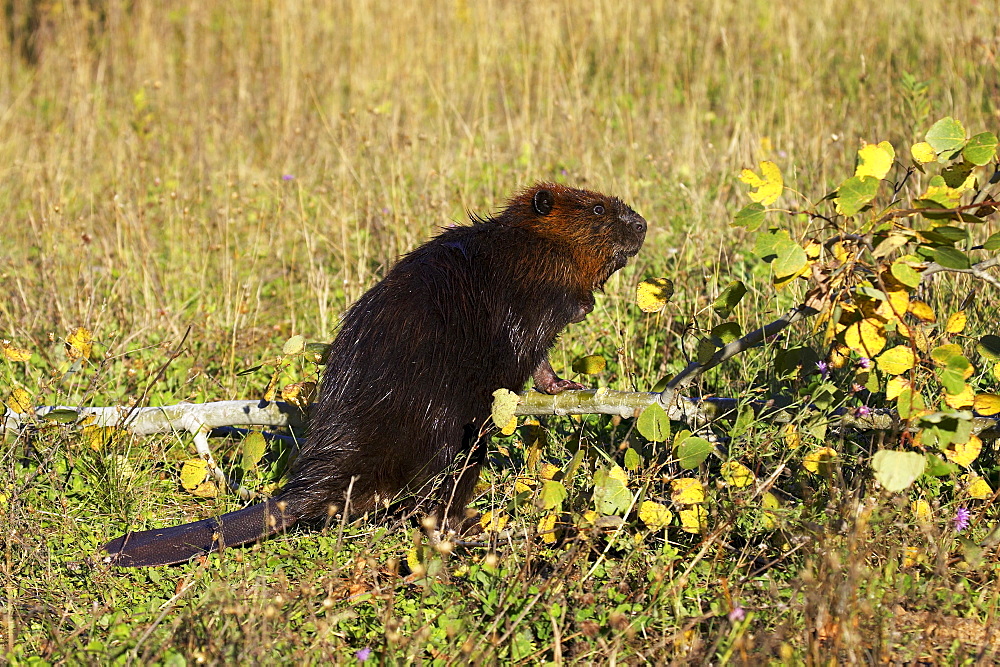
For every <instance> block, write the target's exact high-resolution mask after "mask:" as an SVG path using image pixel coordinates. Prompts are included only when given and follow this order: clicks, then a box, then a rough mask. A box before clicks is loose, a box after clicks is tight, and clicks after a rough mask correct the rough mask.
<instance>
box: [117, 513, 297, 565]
mask: <svg viewBox="0 0 1000 667" xmlns="http://www.w3.org/2000/svg"><path fill="white" fill-rule="evenodd" d="M297 520H298V517H297V516H295V515H294V514H291V513H290V512H289V511H288V508H286V507H284V503H281V502H279V501H276V500H274V499H272V500H268V501H265V502H263V503H258V504H256V505H251V506H250V507H245V508H243V509H241V510H237V511H235V512H230V513H228V514H223V515H222V516H220V517H216V518H213V519H204V520H202V521H195V522H193V523H185V524H182V525H180V526H172V527H170V528H155V529H153V530H144V531H141V532H138V533H126V534H124V535H122V536H121V537H119V538H116V539H114V540H111V541H110V542H108V543H107V544H105V545H104V550H105V551H106V552H107V553H108V556H107V558H106V559H105V560H106V562H108V563H110V564H111V565H115V566H117V567H145V566H149V565H173V564H174V563H183V562H184V561H187V560H190V559H192V558H194V557H195V556H200V555H202V554H207V553H210V552H212V551H220V550H222V549H224V548H225V547H231V546H235V545H237V544H245V543H247V542H253V541H254V540H258V539H260V538H262V537H267V536H268V535H273V534H274V533H277V532H280V531H282V530H284V529H286V528H288V527H289V526H291V525H292V524H294V523H295V522H296V521H297Z"/></svg>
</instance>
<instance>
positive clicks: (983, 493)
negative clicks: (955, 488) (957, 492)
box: [963, 473, 993, 500]
mask: <svg viewBox="0 0 1000 667" xmlns="http://www.w3.org/2000/svg"><path fill="white" fill-rule="evenodd" d="M963 479H964V480H965V481H966V483H967V484H968V486H967V487H966V488H965V492H966V493H967V494H968V495H969V497H970V498H975V499H976V500H986V499H987V498H989V497H991V496H992V495H993V489H991V488H990V484H989V482H987V481H986V480H985V479H983V478H982V477H980V476H979V475H976V474H975V473H969V474H968V475H965V476H964V477H963Z"/></svg>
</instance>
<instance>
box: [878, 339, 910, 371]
mask: <svg viewBox="0 0 1000 667" xmlns="http://www.w3.org/2000/svg"><path fill="white" fill-rule="evenodd" d="M875 361H876V363H877V364H878V367H879V368H880V369H882V371H883V372H885V373H888V374H889V375H902V374H903V373H905V372H906V371H908V370H910V369H911V368H913V367H914V366H916V364H917V355H915V354H914V353H913V350H911V349H910V347H909V345H897V346H896V347H894V348H892V349H889V350H886V351H885V352H883V353H882V354H880V355H879V356H878V357H877V358H876V359H875Z"/></svg>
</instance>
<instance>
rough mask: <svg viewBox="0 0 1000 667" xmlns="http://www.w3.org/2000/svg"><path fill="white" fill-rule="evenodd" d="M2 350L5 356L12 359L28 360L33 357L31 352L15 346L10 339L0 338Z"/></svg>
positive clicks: (0, 348) (0, 349)
mask: <svg viewBox="0 0 1000 667" xmlns="http://www.w3.org/2000/svg"><path fill="white" fill-rule="evenodd" d="M0 351H2V352H3V358H4V359H8V360H10V361H28V360H30V359H31V352H29V351H28V350H22V349H21V348H19V347H14V344H13V343H11V342H10V341H9V340H0Z"/></svg>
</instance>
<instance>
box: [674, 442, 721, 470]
mask: <svg viewBox="0 0 1000 667" xmlns="http://www.w3.org/2000/svg"><path fill="white" fill-rule="evenodd" d="M712 449H713V447H712V443H710V442H709V441H708V440H705V438H699V437H698V436H696V435H693V436H691V437H689V438H685V439H684V440H683V441H681V443H680V444H679V445H678V446H677V459H678V461H679V462H680V466H681V467H682V468H684V469H685V470H693V469H695V468H697V467H698V466H700V465H701V464H702V463H703V462H704V461H705V459H707V458H708V455H709V454H711V453H712Z"/></svg>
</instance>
